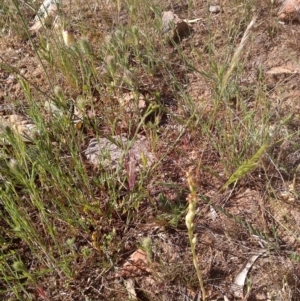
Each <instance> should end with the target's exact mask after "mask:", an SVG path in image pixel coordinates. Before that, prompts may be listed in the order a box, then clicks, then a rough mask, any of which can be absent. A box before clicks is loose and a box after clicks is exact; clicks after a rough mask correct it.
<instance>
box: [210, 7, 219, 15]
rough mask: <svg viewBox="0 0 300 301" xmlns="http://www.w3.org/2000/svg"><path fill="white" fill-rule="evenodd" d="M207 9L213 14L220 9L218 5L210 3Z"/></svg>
mask: <svg viewBox="0 0 300 301" xmlns="http://www.w3.org/2000/svg"><path fill="white" fill-rule="evenodd" d="M209 11H210V12H211V13H214V14H218V13H219V12H220V11H221V7H220V5H211V6H210V7H209Z"/></svg>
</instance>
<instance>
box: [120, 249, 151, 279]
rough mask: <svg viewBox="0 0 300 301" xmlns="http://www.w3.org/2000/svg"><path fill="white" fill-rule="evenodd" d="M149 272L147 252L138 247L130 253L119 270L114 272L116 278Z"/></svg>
mask: <svg viewBox="0 0 300 301" xmlns="http://www.w3.org/2000/svg"><path fill="white" fill-rule="evenodd" d="M149 273H151V269H150V268H149V262H148V259H147V254H146V252H145V251H143V250H141V249H138V250H136V251H135V252H134V253H133V254H131V256H130V257H129V259H128V260H127V261H126V262H125V263H124V265H123V266H122V268H121V269H120V271H119V272H118V273H116V278H118V277H122V278H125V279H127V278H132V277H137V276H141V275H144V274H149Z"/></svg>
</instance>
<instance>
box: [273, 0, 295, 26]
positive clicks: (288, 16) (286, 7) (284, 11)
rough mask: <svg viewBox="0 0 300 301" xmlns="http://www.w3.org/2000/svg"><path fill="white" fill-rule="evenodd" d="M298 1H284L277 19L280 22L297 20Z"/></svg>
mask: <svg viewBox="0 0 300 301" xmlns="http://www.w3.org/2000/svg"><path fill="white" fill-rule="evenodd" d="M299 13H300V1H299V0H285V1H284V2H283V3H282V6H281V8H280V9H279V12H278V18H279V20H281V21H289V20H295V19H297V18H299Z"/></svg>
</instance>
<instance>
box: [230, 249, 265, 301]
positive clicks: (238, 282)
mask: <svg viewBox="0 0 300 301" xmlns="http://www.w3.org/2000/svg"><path fill="white" fill-rule="evenodd" d="M265 253H266V251H265V250H262V251H260V252H259V253H257V254H255V255H253V256H251V257H250V259H249V260H248V261H247V262H246V263H245V264H244V265H243V266H242V268H241V269H240V270H239V272H238V274H237V275H236V276H235V278H234V281H233V284H232V285H231V289H232V291H233V293H234V296H235V297H236V298H244V292H243V288H244V285H245V280H246V277H247V274H248V272H249V270H250V269H251V267H252V266H253V264H254V263H255V261H256V260H257V258H258V257H260V256H261V255H263V254H265Z"/></svg>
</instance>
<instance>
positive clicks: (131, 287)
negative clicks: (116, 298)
mask: <svg viewBox="0 0 300 301" xmlns="http://www.w3.org/2000/svg"><path fill="white" fill-rule="evenodd" d="M124 284H125V287H126V289H127V292H128V295H129V300H137V295H136V291H135V281H134V279H133V278H128V279H125V280H124Z"/></svg>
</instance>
